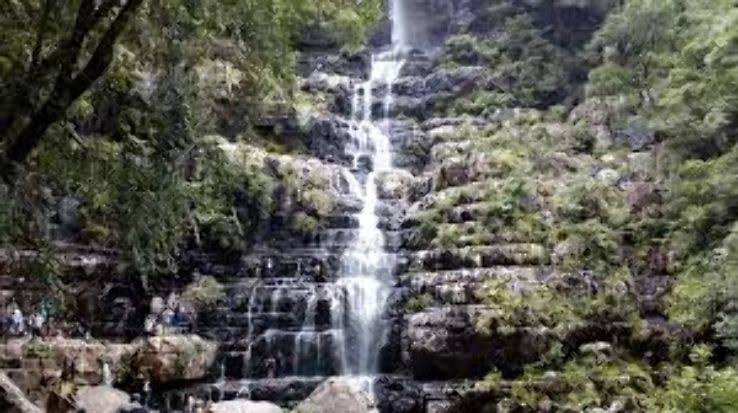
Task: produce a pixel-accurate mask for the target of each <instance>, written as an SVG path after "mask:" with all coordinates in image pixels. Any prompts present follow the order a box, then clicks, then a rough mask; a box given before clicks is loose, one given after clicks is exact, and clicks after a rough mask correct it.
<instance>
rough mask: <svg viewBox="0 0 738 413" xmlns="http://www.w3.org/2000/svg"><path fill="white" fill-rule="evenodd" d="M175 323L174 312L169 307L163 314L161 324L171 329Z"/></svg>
mask: <svg viewBox="0 0 738 413" xmlns="http://www.w3.org/2000/svg"><path fill="white" fill-rule="evenodd" d="M173 321H174V310H172V309H171V307H167V308H166V309H165V310H164V312H163V313H161V323H162V324H163V325H164V326H165V327H171V326H172V322H173Z"/></svg>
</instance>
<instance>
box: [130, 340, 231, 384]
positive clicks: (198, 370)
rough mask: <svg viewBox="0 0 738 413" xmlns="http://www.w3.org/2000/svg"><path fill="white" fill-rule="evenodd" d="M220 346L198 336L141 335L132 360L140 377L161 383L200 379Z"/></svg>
mask: <svg viewBox="0 0 738 413" xmlns="http://www.w3.org/2000/svg"><path fill="white" fill-rule="evenodd" d="M217 350H218V346H217V345H216V344H215V343H212V342H209V341H206V340H203V339H202V338H200V337H198V336H192V335H191V336H161V337H150V338H147V339H142V341H140V342H139V343H137V351H136V353H135V354H134V355H133V358H132V360H131V367H132V368H133V370H134V371H135V372H136V375H137V376H138V378H141V379H147V380H151V381H154V382H158V383H167V382H170V381H173V380H177V381H181V380H197V379H202V378H204V377H206V376H207V375H208V373H209V372H210V369H211V368H212V366H213V364H214V363H215V358H216V353H217Z"/></svg>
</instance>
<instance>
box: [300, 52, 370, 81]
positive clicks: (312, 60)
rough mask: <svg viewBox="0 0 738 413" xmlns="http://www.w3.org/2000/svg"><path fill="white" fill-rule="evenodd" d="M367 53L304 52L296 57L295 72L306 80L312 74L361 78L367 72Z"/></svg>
mask: <svg viewBox="0 0 738 413" xmlns="http://www.w3.org/2000/svg"><path fill="white" fill-rule="evenodd" d="M369 64H370V63H369V54H368V52H363V53H358V54H350V55H349V54H343V53H336V52H331V51H328V52H326V51H304V52H302V53H300V54H299V55H298V61H297V72H298V74H299V75H300V76H302V77H304V78H307V77H309V76H310V75H311V74H313V73H314V72H323V73H331V74H336V75H342V76H350V77H353V78H363V77H365V76H366V73H367V71H368V70H369Z"/></svg>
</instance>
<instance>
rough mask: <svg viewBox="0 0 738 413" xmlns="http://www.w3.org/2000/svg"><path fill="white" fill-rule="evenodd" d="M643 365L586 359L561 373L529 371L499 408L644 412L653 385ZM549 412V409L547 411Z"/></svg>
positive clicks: (596, 357) (601, 357)
mask: <svg viewBox="0 0 738 413" xmlns="http://www.w3.org/2000/svg"><path fill="white" fill-rule="evenodd" d="M649 373H650V370H649V368H648V367H647V366H645V365H644V364H642V363H638V362H635V361H628V360H621V359H619V358H611V356H609V355H584V356H580V357H578V358H577V359H575V360H572V361H569V362H567V363H566V364H564V365H563V366H562V367H561V370H560V371H558V372H554V371H546V370H541V369H529V370H527V371H526V373H525V374H524V375H523V376H522V377H520V378H519V379H517V380H515V381H514V382H513V386H512V391H511V397H510V398H507V399H503V401H502V402H500V406H510V407H514V406H520V407H527V408H532V409H534V410H535V409H540V410H544V409H546V406H548V409H551V408H554V409H557V410H558V409H561V410H565V411H567V410H571V411H586V410H588V409H593V408H597V407H599V408H604V409H607V408H609V407H610V406H612V405H613V403H619V404H620V405H621V406H622V408H623V409H624V410H625V411H644V407H645V404H646V398H647V395H648V394H649V393H650V392H651V391H653V389H654V384H653V381H652V379H651V376H650V374H649ZM546 410H547V409H546Z"/></svg>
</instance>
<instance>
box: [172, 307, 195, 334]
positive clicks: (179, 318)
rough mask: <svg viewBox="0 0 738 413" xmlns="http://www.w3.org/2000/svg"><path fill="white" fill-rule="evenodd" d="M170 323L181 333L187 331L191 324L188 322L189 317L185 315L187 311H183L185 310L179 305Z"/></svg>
mask: <svg viewBox="0 0 738 413" xmlns="http://www.w3.org/2000/svg"><path fill="white" fill-rule="evenodd" d="M172 321H173V323H174V325H175V326H176V327H177V328H180V329H182V330H183V331H187V330H189V328H190V325H191V324H192V323H191V322H190V316H189V315H188V314H187V311H185V308H184V306H183V305H182V304H181V303H180V304H179V305H177V311H176V312H175V313H174V319H173V320H172Z"/></svg>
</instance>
